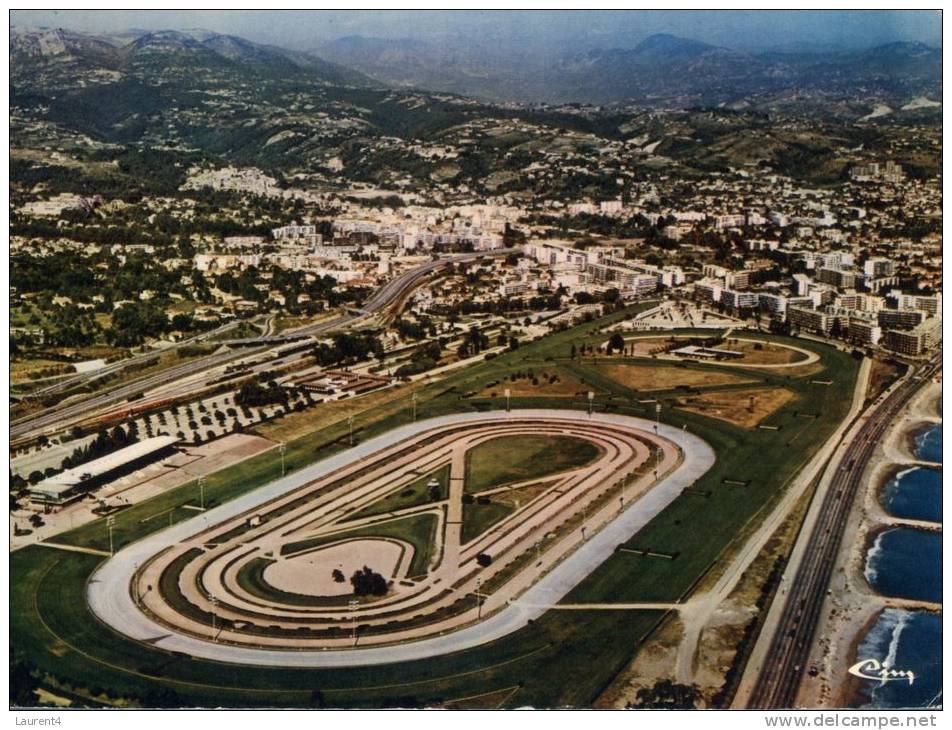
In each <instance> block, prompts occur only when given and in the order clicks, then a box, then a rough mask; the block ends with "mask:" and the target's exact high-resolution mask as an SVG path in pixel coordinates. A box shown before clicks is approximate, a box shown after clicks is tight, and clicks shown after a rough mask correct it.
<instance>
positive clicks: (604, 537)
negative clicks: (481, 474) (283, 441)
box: [86, 409, 715, 667]
mask: <svg viewBox="0 0 952 730" xmlns="http://www.w3.org/2000/svg"><path fill="white" fill-rule="evenodd" d="M507 417H517V418H520V419H526V418H538V419H552V418H558V419H563V420H565V419H575V420H580V421H584V422H586V423H599V422H601V423H605V424H613V425H619V426H628V427H633V428H640V429H642V430H644V431H647V432H653V431H654V428H655V425H656V424H655V423H654V422H653V421H650V420H647V419H644V418H634V417H631V416H620V415H614V414H605V413H596V414H594V415H593V416H588V415H587V414H585V413H583V412H580V411H570V410H545V409H526V410H518V411H512V412H511V413H510V414H506V413H505V412H504V411H495V412H487V413H464V414H454V415H449V416H441V417H438V418H432V419H428V420H426V421H419V422H417V423H414V424H409V425H407V426H401V427H398V428H396V429H393V430H391V431H388V432H387V433H385V434H383V435H382V436H377V437H375V438H373V439H370V440H368V441H366V442H364V443H362V444H359V445H357V446H354V447H353V448H351V449H348V450H346V451H343V452H341V453H339V454H335V455H334V456H332V457H329V458H327V459H324V460H322V461H319V462H317V463H315V464H312V465H311V466H309V467H305V468H304V469H301V470H300V471H297V472H294V473H293V474H290V475H288V476H286V477H284V478H282V479H278V480H276V481H273V482H271V483H269V484H265V485H264V486H261V487H259V488H258V489H255V490H253V491H251V492H249V493H248V494H245V495H242V496H241V497H238V498H236V499H233V500H231V501H229V502H227V503H225V504H223V505H221V506H220V507H216V508H215V509H212V510H209V511H208V512H206V513H204V514H202V515H199V516H197V517H194V518H192V519H190V520H186V521H185V522H180V523H179V524H177V525H173V526H172V527H169V528H166V529H164V530H162V531H160V532H158V533H155V534H153V535H149V536H148V537H146V538H144V539H143V540H140V541H139V542H135V543H133V544H131V545H129V546H127V547H125V548H123V549H122V550H120V551H119V552H118V553H116V555H115V556H114V557H112V558H110V559H109V560H107V561H106V562H105V563H103V565H101V566H100V567H99V568H98V569H97V570H96V572H95V573H93V575H92V576H91V578H90V580H89V583H88V585H87V588H86V599H87V601H88V603H89V606H90V608H91V609H92V611H93V613H94V614H95V615H96V616H97V617H98V618H99V619H100V620H101V621H103V622H104V623H106V624H107V625H109V626H111V627H112V628H114V629H115V630H117V631H119V632H120V633H122V634H124V635H125V636H128V637H129V638H131V639H134V640H137V641H143V642H148V643H149V644H151V645H154V646H157V647H159V648H160V649H164V650H166V651H178V652H182V653H185V654H189V655H191V656H193V657H197V658H201V659H210V660H213V661H220V662H228V663H233V664H250V665H259V666H285V667H353V666H368V665H374V664H389V663H393V662H404V661H412V660H415V659H427V658H430V657H434V656H440V655H443V654H449V653H452V652H455V651H460V650H462V649H469V648H472V647H476V646H480V645H482V644H486V643H488V642H490V641H495V640H496V639H500V638H502V637H504V636H506V635H508V634H511V633H513V632H515V631H518V630H519V629H521V628H523V627H524V626H526V625H527V623H528V622H529V621H530V620H532V619H537V618H539V617H540V616H541V615H542V614H544V613H545V612H546V610H547V607H548V606H551V605H552V604H555V603H558V602H559V601H560V600H562V598H564V597H565V596H566V595H567V594H568V593H569V591H571V590H572V589H573V588H574V587H575V586H576V585H578V584H579V583H580V582H581V581H582V580H583V579H584V578H585V577H586V576H588V575H589V574H590V573H591V572H592V571H594V570H595V569H596V568H597V567H598V566H599V565H601V564H602V563H603V562H604V561H605V560H607V559H608V558H609V557H610V556H611V554H612V553H613V552H614V550H615V547H616V546H617V545H619V544H620V543H623V542H626V541H627V540H629V539H631V537H632V536H634V535H635V533H637V532H638V531H639V530H640V529H641V528H643V527H644V526H645V525H646V524H648V522H650V521H651V520H652V519H653V518H654V517H655V516H656V515H658V514H659V513H660V512H661V511H662V510H663V509H664V508H665V507H667V506H668V505H669V504H671V502H673V501H674V500H675V498H677V497H678V495H680V494H681V492H682V491H683V490H684V488H685V487H688V486H690V485H691V484H693V483H694V482H695V481H696V480H697V479H698V478H699V477H700V476H701V475H703V474H704V473H705V472H706V471H707V470H708V469H710V468H711V466H712V465H713V464H714V461H715V454H714V451H713V450H712V449H711V447H710V446H709V445H708V444H707V443H706V442H705V441H703V440H701V439H700V438H698V437H697V436H695V435H693V434H691V433H688V432H686V431H683V430H682V429H679V428H674V427H672V426H669V425H667V424H660V425H659V426H658V435H659V436H662V437H664V438H666V439H668V440H670V441H672V442H674V443H675V444H677V445H678V446H679V447H680V448H681V450H682V452H683V454H684V459H683V461H682V463H681V464H680V465H679V466H678V467H677V468H676V469H675V470H674V471H673V472H671V473H670V474H669V475H668V476H666V477H664V478H663V479H662V480H661V481H660V482H659V483H658V484H657V485H655V486H654V487H653V488H652V489H651V490H649V491H648V492H647V493H645V494H643V495H642V496H641V497H640V498H638V499H636V500H635V501H634V502H633V503H632V504H631V505H630V506H629V507H628V508H627V509H625V511H624V512H622V513H621V514H620V515H618V517H616V518H615V519H614V520H612V522H611V523H609V524H608V525H606V526H604V527H603V528H602V529H601V530H599V531H598V532H597V533H595V534H594V535H593V536H592V537H591V538H590V539H589V540H588V541H587V542H585V543H584V544H583V545H582V546H581V547H579V548H578V549H577V550H575V552H573V553H572V554H571V555H569V556H568V557H566V558H565V559H564V560H563V561H562V562H561V563H559V565H557V566H556V567H555V568H553V569H552V570H551V571H550V572H549V573H547V574H546V575H544V576H543V577H542V578H541V579H540V580H539V581H537V582H536V583H534V584H533V585H532V586H531V587H530V588H529V589H528V590H526V591H525V592H524V593H523V594H522V595H521V596H520V597H519V600H518V602H517V603H514V604H511V605H508V606H506V607H505V608H503V609H501V610H500V611H498V612H497V613H495V614H493V615H491V616H489V617H488V618H486V619H484V620H483V621H481V622H479V623H477V624H473V625H471V626H467V627H466V628H463V629H459V630H457V631H452V632H450V633H447V634H445V635H443V636H434V637H430V638H426V639H420V640H419V641H412V642H406V643H403V644H398V645H388V646H379V647H368V648H360V647H357V648H352V649H337V650H320V651H314V650H299V651H295V650H287V649H256V648H249V647H242V646H233V645H230V644H219V643H215V642H211V641H206V640H202V639H198V638H195V637H192V636H187V635H184V634H175V633H169V629H168V627H166V626H163V625H161V624H158V623H156V622H155V621H153V620H152V619H150V618H149V617H148V616H146V615H145V614H144V613H142V612H141V611H140V610H139V608H138V607H137V606H136V605H135V602H134V599H133V597H132V593H131V591H130V590H129V584H130V581H131V579H132V575H133V573H134V571H135V570H136V569H137V566H139V565H142V564H144V563H145V562H146V561H147V560H148V559H149V558H150V557H151V556H152V555H154V554H155V553H157V552H159V551H161V550H163V549H165V548H166V547H167V546H169V545H170V544H174V543H177V542H179V541H182V540H186V539H188V538H190V537H192V536H193V535H196V534H198V533H199V532H201V531H202V530H204V529H205V528H206V527H207V526H208V525H211V524H215V523H218V522H221V521H223V520H226V519H228V518H230V517H234V516H236V515H239V514H241V513H242V512H245V511H246V510H250V509H253V508H254V507H256V506H257V505H259V504H261V503H263V502H267V501H269V500H271V499H274V498H275V497H278V496H280V495H282V494H284V493H286V492H289V491H291V490H293V489H297V488H299V487H301V486H302V485H304V484H306V483H308V482H310V481H312V480H314V479H317V478H318V477H321V476H323V475H324V474H327V473H328V472H330V471H333V470H335V469H339V468H341V467H343V466H346V465H347V464H350V463H352V462H354V461H356V460H358V459H363V458H366V457H369V456H370V455H371V454H373V453H374V452H376V451H379V450H381V449H383V448H385V447H387V446H389V445H391V444H393V443H395V442H397V441H400V440H402V439H405V438H408V437H410V436H413V435H416V434H417V433H419V432H422V431H424V430H428V429H432V428H434V427H440V426H452V425H457V424H461V423H473V422H480V421H492V420H505V419H506V418H507Z"/></svg>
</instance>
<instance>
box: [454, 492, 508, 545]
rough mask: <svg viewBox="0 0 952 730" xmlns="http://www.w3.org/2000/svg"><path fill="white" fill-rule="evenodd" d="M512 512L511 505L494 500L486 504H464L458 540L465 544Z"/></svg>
mask: <svg viewBox="0 0 952 730" xmlns="http://www.w3.org/2000/svg"><path fill="white" fill-rule="evenodd" d="M512 513H513V509H512V507H508V506H507V505H504V504H497V503H495V502H489V503H488V504H481V503H479V502H472V503H469V504H464V505H463V529H462V530H461V532H460V540H461V541H462V542H463V544H464V545H465V544H466V543H468V542H469V541H470V540H474V539H476V538H477V537H479V536H480V535H482V534H483V533H484V532H486V530H488V529H489V528H490V527H492V526H493V525H495V524H496V523H497V522H499V521H501V520H504V519H505V518H506V517H508V516H509V515H511V514H512Z"/></svg>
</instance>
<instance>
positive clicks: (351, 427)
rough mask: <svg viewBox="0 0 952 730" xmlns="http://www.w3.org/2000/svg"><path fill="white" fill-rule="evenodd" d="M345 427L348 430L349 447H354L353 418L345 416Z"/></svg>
mask: <svg viewBox="0 0 952 730" xmlns="http://www.w3.org/2000/svg"><path fill="white" fill-rule="evenodd" d="M347 426H348V427H349V428H350V445H351V446H353V445H354V417H353V416H347Z"/></svg>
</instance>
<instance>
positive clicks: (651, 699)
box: [637, 679, 701, 710]
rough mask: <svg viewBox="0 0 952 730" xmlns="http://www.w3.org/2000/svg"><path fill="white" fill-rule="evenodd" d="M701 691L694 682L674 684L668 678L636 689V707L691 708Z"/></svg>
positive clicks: (693, 706)
mask: <svg viewBox="0 0 952 730" xmlns="http://www.w3.org/2000/svg"><path fill="white" fill-rule="evenodd" d="M700 696H701V692H700V690H699V689H698V687H697V685H694V684H676V683H675V682H672V681H671V680H670V679H663V680H661V681H660V682H656V683H655V685H654V686H653V687H644V688H642V689H640V690H638V694H637V698H638V702H637V707H648V708H652V709H667V710H693V709H694V708H695V706H696V704H697V701H698V699H700Z"/></svg>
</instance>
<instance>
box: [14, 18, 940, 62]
mask: <svg viewBox="0 0 952 730" xmlns="http://www.w3.org/2000/svg"><path fill="white" fill-rule="evenodd" d="M10 17H11V22H12V24H13V25H29V26H47V27H63V28H69V29H72V30H79V31H85V32H90V33H95V32H115V31H121V30H127V29H130V28H138V29H145V30H160V29H179V30H181V29H187V28H202V29H205V30H211V31H216V32H219V33H229V34H233V35H238V36H242V37H244V38H248V39H249V40H253V41H258V42H261V43H273V44H275V45H281V46H285V47H288V48H298V49H314V48H316V47H318V46H320V45H321V44H322V43H324V42H326V41H328V40H332V39H334V38H339V37H341V36H346V35H364V36H378V37H388V38H403V37H412V38H420V39H429V40H438V39H445V38H447V37H454V36H465V37H468V38H480V39H482V40H499V41H501V42H520V43H524V44H527V45H528V46H530V47H533V48H537V49H538V50H540V51H543V50H559V49H561V50H562V51H573V52H574V51H581V50H588V49H591V48H609V47H631V46H634V45H636V44H637V43H638V42H639V41H641V40H643V39H644V38H645V37H647V36H648V35H651V34H652V33H673V34H675V35H681V36H686V37H690V38H696V39H698V40H702V41H706V42H708V43H714V44H717V45H723V46H729V47H733V48H752V47H767V46H772V45H781V44H788V43H797V42H808V43H816V44H836V45H843V46H846V47H865V46H870V45H876V44H880V43H888V42H891V41H896V40H906V41H922V42H924V43H927V44H929V45H933V46H939V45H940V43H941V35H942V28H941V14H940V13H939V12H937V11H819V10H792V11H791V10H786V11H746V10H727V11H724V10H721V11H629V10H624V11H623V10H613V11H535V12H533V11H508V12H507V11H499V10H472V11H446V12H441V11H400V10H395V11H363V10H352V11H306V10H286V11H260V10H239V11H216V10H211V11H209V10H195V11H192V10H128V11H120V10H100V11H73V10H65V11H63V10H61V11H54V10H12V11H11V13H10Z"/></svg>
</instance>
